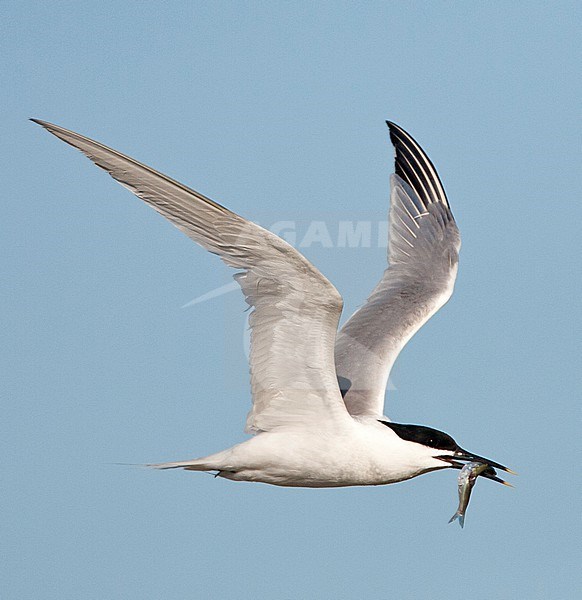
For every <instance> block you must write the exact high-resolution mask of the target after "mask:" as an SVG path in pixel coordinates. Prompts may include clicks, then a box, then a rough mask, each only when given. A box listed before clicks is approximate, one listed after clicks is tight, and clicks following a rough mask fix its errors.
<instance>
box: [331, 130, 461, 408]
mask: <svg viewBox="0 0 582 600" xmlns="http://www.w3.org/2000/svg"><path fill="white" fill-rule="evenodd" d="M387 124H388V127H389V128H390V139H391V140H392V143H393V144H394V148H395V149H396V166H395V171H396V174H395V175H393V176H392V178H391V200H390V215H389V236H390V240H389V245H388V263H389V267H388V269H386V271H385V272H384V276H383V277H382V279H381V280H380V282H379V283H378V285H377V286H376V287H375V289H374V290H373V291H372V293H371V295H370V297H369V298H368V300H367V301H366V304H364V306H362V307H361V308H360V309H359V310H358V311H356V312H355V313H354V315H353V316H352V317H351V318H350V319H349V321H348V322H347V323H346V324H345V325H344V327H343V328H342V330H341V331H340V333H339V334H338V337H337V341H336V346H335V357H336V358H335V360H336V370H337V375H338V379H339V383H340V387H341V390H342V394H343V396H344V401H345V403H346V407H347V409H348V411H349V412H350V414H351V415H353V416H364V415H369V416H376V417H379V416H381V415H382V411H383V407H384V393H385V390H386V383H387V382H388V376H389V374H390V370H391V369H392V365H393V364H394V361H395V360H396V357H397V356H398V354H399V352H400V350H402V348H403V347H404V345H405V344H406V343H407V342H408V340H409V339H410V338H411V337H412V336H413V335H414V334H415V333H416V332H417V331H418V330H419V329H420V327H422V325H424V323H426V321H428V319H430V317H431V316H432V315H434V313H435V312H436V311H437V310H438V309H439V308H440V307H441V306H442V305H443V304H445V302H446V301H447V300H448V299H449V298H450V297H451V294H452V293H453V286H454V283H455V277H456V275H457V264H458V256H459V249H460V247H461V239H460V236H459V231H458V229H457V226H456V225H455V221H454V219H453V215H452V214H451V210H450V208H449V203H448V201H447V197H446V195H445V191H444V189H443V186H442V184H441V182H440V179H439V176H438V175H437V172H436V170H435V168H434V166H433V164H432V163H431V161H430V160H429V158H428V156H427V155H426V154H425V153H424V151H423V150H422V148H421V147H420V146H419V145H418V144H417V143H416V142H415V141H414V140H413V139H412V137H411V136H410V135H409V134H408V133H406V132H405V131H404V130H403V129H401V128H400V127H398V125H395V124H394V123H391V122H387Z"/></svg>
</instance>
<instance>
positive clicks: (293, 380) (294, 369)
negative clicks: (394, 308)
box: [35, 120, 351, 432]
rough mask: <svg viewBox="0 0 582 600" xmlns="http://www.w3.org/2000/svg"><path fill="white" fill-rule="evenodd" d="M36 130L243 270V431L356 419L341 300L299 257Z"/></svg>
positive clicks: (113, 160)
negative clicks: (342, 387) (246, 345)
mask: <svg viewBox="0 0 582 600" xmlns="http://www.w3.org/2000/svg"><path fill="white" fill-rule="evenodd" d="M35 122H37V123H39V124H40V125H42V126H43V127H44V128H45V129H47V130H48V131H49V132H50V133H52V134H54V135H55V136H57V137H58V138H60V139H61V140H63V141H64V142H66V143H68V144H70V145H71V146H74V147H75V148H77V149H79V150H80V151H81V152H83V153H84V154H85V155H86V156H88V157H89V158H90V159H91V160H92V161H93V162H94V163H95V164H96V165H97V166H99V167H101V168H102V169H104V170H106V171H107V172H108V173H109V174H110V175H111V176H112V177H113V178H114V179H116V180H117V181H118V182H119V183H121V184H122V185H123V186H125V187H127V188H128V189H129V190H131V191H132V192H133V193H134V194H136V195H137V196H138V197H139V198H141V199H142V200H144V201H145V202H146V203H147V204H149V205H150V206H151V207H152V208H154V209H155V210H157V211H158V212H159V213H160V214H161V215H163V216H164V217H166V219H168V220H169V221H171V222H172V223H173V224H174V225H175V226H176V227H178V229H180V230H181V231H182V232H184V233H185V234H186V235H187V236H188V237H189V238H191V239H192V240H194V241H195V242H197V243H198V244H200V245H201V246H202V247H204V248H206V249H207V250H209V251H210V252H212V253H214V254H218V256H220V258H221V259H222V260H223V261H224V262H225V263H226V264H227V265H229V266H231V267H234V268H236V269H239V270H241V272H239V273H238V274H237V275H235V278H236V280H237V281H238V283H239V284H240V286H241V288H242V291H243V293H244V294H245V296H246V300H247V302H248V304H249V305H250V306H251V307H253V309H254V310H253V313H252V314H251V316H250V324H251V356H250V367H251V384H252V393H253V408H252V410H251V412H250V413H249V416H248V419H247V431H252V432H256V431H266V430H270V429H273V428H275V427H277V426H281V425H286V426H289V425H291V426H293V425H299V426H301V425H305V424H306V423H307V422H309V423H313V422H315V423H321V422H323V421H328V422H329V421H330V420H332V419H336V420H345V421H347V420H350V419H351V417H350V416H349V415H348V413H347V411H346V409H345V405H344V403H343V402H342V398H341V395H340V392H339V388H338V384H337V379H336V375H335V366H334V354H333V353H334V341H335V336H336V331H337V325H338V320H339V316H340V313H341V309H342V299H341V296H340V295H339V293H338V292H337V290H336V289H335V288H334V287H333V285H332V284H331V283H330V282H329V281H328V280H327V279H326V278H325V277H324V276H323V275H322V274H321V273H320V272H319V271H318V270H317V269H316V268H315V267H314V266H313V265H312V264H311V263H310V262H309V261H308V260H307V259H306V258H305V257H304V256H303V255H301V254H300V253H299V252H297V251H296V250H295V249H294V248H293V247H291V246H290V245H289V244H287V243H286V242H285V241H283V240H282V239H281V238H279V237H277V236H276V235H274V234H272V233H270V232H269V231H266V230H265V229H263V228H262V227H259V226H258V225H255V224H254V223H251V222H249V221H246V220H245V219H243V218H242V217H239V216H238V215H236V214H235V213H233V212H231V211H229V210H227V209H226V208H224V207H223V206H220V205H219V204H217V203H216V202H213V201H212V200H210V199H208V198H206V197H205V196H203V195H202V194H199V193H198V192H196V191H194V190H191V189H189V188H187V187H186V186H184V185H182V184H180V183H178V182H177V181H174V180H173V179H170V178H169V177H167V176H165V175H163V174H161V173H158V172H157V171H154V170H153V169H151V168H150V167H147V166H145V165H143V164H141V163H138V162H137V161H135V160H133V159H132V158H129V157H128V156H124V155H123V154H121V153H119V152H117V151H115V150H112V149H110V148H107V147H106V146H103V145H102V144H100V143H98V142H95V141H93V140H90V139H89V138H86V137H84V136H82V135H79V134H77V133H74V132H72V131H68V130H66V129H63V128H61V127H58V126H56V125H52V124H50V123H45V122H42V121H36V120H35Z"/></svg>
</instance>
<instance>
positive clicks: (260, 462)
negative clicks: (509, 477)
mask: <svg viewBox="0 0 582 600" xmlns="http://www.w3.org/2000/svg"><path fill="white" fill-rule="evenodd" d="M32 120H33V121H34V122H36V123H38V124H39V125H42V127H44V128H45V129H46V130H47V131H49V132H50V133H52V134H53V135H55V136H56V137H58V138H59V139H61V140H62V141H64V142H66V143H68V144H70V145H71V146H74V147H75V148H77V149H78V150H80V151H81V152H83V153H84V154H85V155H86V156H87V157H89V158H90V159H91V160H92V161H93V162H94V163H95V164H96V165H97V166H98V167H101V168H102V169H104V170H105V171H107V172H108V173H109V174H110V175H111V176H112V177H113V178H114V179H116V180H117V181H118V182H119V183H121V185H123V186H124V187H126V188H128V189H129V190H130V191H132V192H133V193H134V194H135V195H137V196H138V197H139V198H141V199H142V200H144V201H145V202H146V203H147V204H149V205H150V206H151V207H152V208H154V209H155V210H156V211H158V212H159V213H160V214H161V215H163V216H164V217H166V219H168V220H169V221H170V222H171V223H173V224H174V225H175V226H176V227H177V228H178V229H180V230H181V231H182V232H183V233H185V234H186V235H187V236H188V237H189V238H190V239H192V240H193V241H194V242H196V243H197V244H199V245H200V246H202V247H203V248H205V249H206V250H208V251H210V252H212V253H213V254H217V255H218V256H219V257H220V258H221V259H222V260H223V261H224V262H225V263H226V264H227V265H229V266H231V267H234V268H235V269H237V270H238V273H237V274H236V275H234V277H235V279H236V281H237V283H238V284H239V285H240V287H241V289H242V292H243V294H244V296H245V299H246V302H247V303H248V305H249V306H250V307H251V308H252V312H251V314H250V318H249V324H250V328H251V350H250V359H249V360H250V374H251V388H252V408H251V410H250V412H249V414H248V418H247V421H246V429H245V431H246V432H247V433H250V434H253V436H252V437H250V438H249V439H247V440H246V441H244V442H242V443H239V444H236V445H235V446H232V447H231V448H228V449H226V450H223V451H222V452H217V453H215V454H211V455H209V456H204V457H202V458H193V459H190V460H183V461H179V462H168V463H162V464H155V465H150V466H152V467H156V468H159V469H176V468H182V469H186V470H189V471H209V472H214V473H216V474H217V476H219V477H223V478H226V479H230V480H235V481H257V482H263V483H269V484H274V485H279V486H301V487H314V488H320V487H340V486H354V485H358V486H360V485H382V484H389V483H395V482H399V481H404V480H407V479H411V478H412V477H416V476H418V475H422V474H423V473H428V472H431V471H437V470H441V469H446V468H455V469H461V468H462V467H463V466H464V465H465V464H466V463H471V462H475V461H477V462H481V463H486V464H487V465H490V466H491V467H492V468H489V469H486V470H484V472H483V474H482V476H483V477H487V478H489V479H492V480H494V481H498V482H500V483H506V482H504V481H503V480H502V479H500V478H499V477H497V474H496V472H495V468H497V469H500V470H503V471H506V472H510V473H511V472H512V471H511V470H510V469H508V468H507V467H504V466H503V465H501V464H499V463H497V462H494V461H492V460H489V459H486V458H482V457H480V456H478V455H476V454H473V453H472V452H468V451H466V450H463V449H462V448H461V447H460V446H459V445H458V444H457V442H456V441H455V440H454V439H453V438H452V437H451V436H450V435H448V434H446V433H444V432H442V431H438V430H436V429H433V428H430V427H425V426H422V425H411V424H401V423H393V422H392V421H390V419H389V418H388V417H386V416H385V415H384V414H383V406H384V396H385V389H386V384H387V381H388V376H389V374H390V370H391V368H392V365H393V364H394V361H395V360H396V357H397V356H398V354H399V353H400V351H401V350H402V348H403V347H404V345H405V344H406V343H407V342H408V341H409V340H410V338H411V337H412V336H413V335H414V334H415V333H416V332H417V331H418V330H419V329H420V327H422V325H423V324H424V323H426V321H427V320H428V319H429V318H430V317H431V316H432V315H434V314H435V313H436V312H437V311H438V309H439V308H441V306H443V305H444V304H445V303H446V302H447V300H448V299H449V298H450V296H451V294H452V292H453V286H454V282H455V278H456V275H457V264H458V256H459V249H460V246H461V242H460V236H459V231H458V229H457V226H456V224H455V220H454V218H453V215H452V213H451V209H450V207H449V202H448V200H447V196H446V194H445V190H444V188H443V186H442V183H441V180H440V178H439V176H438V174H437V172H436V170H435V168H434V166H433V164H432V162H431V161H430V159H429V158H428V156H427V155H426V153H425V152H424V151H423V150H422V148H421V147H420V145H419V144H418V143H417V142H416V141H415V140H414V139H413V138H412V137H411V136H410V135H409V134H408V133H406V131H404V130H403V129H402V128H401V127H399V126H398V125H396V124H395V123H392V122H390V121H387V125H388V128H389V131H390V139H391V141H392V144H393V145H394V148H395V169H394V170H395V173H394V174H393V175H392V176H391V180H390V186H391V202H390V213H389V244H388V264H389V266H388V268H387V269H386V270H385V272H384V274H383V276H382V278H381V279H380V281H379V283H378V284H377V286H376V287H375V288H374V290H373V291H372V293H371V294H370V296H369V297H368V299H367V301H366V303H365V304H364V305H363V306H362V307H361V308H360V309H359V310H357V311H356V312H355V313H354V315H353V316H352V317H351V318H350V319H349V320H348V321H347V323H346V324H345V325H344V326H343V327H342V329H341V330H340V331H339V332H338V331H337V329H338V322H339V318H340V314H341V311H342V304H343V303H342V298H341V296H340V294H339V293H338V291H337V290H336V288H335V287H334V286H333V285H332V284H331V283H330V282H329V281H328V280H327V279H326V278H325V277H324V276H323V275H322V274H321V273H320V272H319V271H318V270H317V269H316V268H315V267H314V266H313V265H312V264H311V263H310V262H309V261H308V260H307V259H306V258H305V257H304V256H303V255H302V254H301V253H300V252H298V251H297V250H296V249H295V248H293V247H292V246H291V245H289V244H288V243H287V242H285V241H284V240H282V239H281V238H280V237H278V236H276V235H274V234H273V233H271V232H269V231H267V230H266V229H263V228H262V227H259V226H258V225H256V224H254V223H252V222H250V221H247V220H245V219H243V218H242V217H240V216H239V215H237V214H235V213H233V212H231V211H230V210H228V209H227V208H225V207H223V206H221V205H220V204H218V203H216V202H214V201H212V200H210V199H209V198H207V197H206V196H203V195H202V194H200V193H199V192H196V191H194V190H192V189H190V188H188V187H186V186H185V185H183V184H181V183H179V182H177V181H175V180H173V179H170V178H169V177H167V176H166V175H163V174H162V173H159V172H158V171H155V170H154V169H152V168H151V167H148V166H146V165H144V164H141V163H139V162H137V161H136V160H134V159H133V158H130V157H128V156H125V155H123V154H121V153H120V152H117V151H116V150H112V149H111V148H108V147H107V146H104V145H103V144H101V143H99V142H96V141H94V140H91V139H89V138H87V137H85V136H82V135H80V134H78V133H75V132H73V131H69V130H67V129H64V128H62V127H59V126H57V125H53V124H51V123H47V122H44V121H39V120H37V119H32Z"/></svg>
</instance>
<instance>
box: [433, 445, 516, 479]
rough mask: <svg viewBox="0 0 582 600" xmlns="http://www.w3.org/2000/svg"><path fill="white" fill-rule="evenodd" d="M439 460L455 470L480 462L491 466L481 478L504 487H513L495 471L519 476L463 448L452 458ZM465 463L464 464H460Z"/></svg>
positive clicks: (439, 457) (440, 457)
mask: <svg viewBox="0 0 582 600" xmlns="http://www.w3.org/2000/svg"><path fill="white" fill-rule="evenodd" d="M436 458H438V459H439V460H443V461H445V462H448V463H449V464H450V465H451V467H453V469H462V468H463V467H464V466H465V464H466V463H470V462H480V463H483V464H486V465H489V467H488V468H487V469H485V471H483V472H482V473H481V477H485V478H487V479H491V480H492V481H497V483H502V484H503V485H507V486H509V487H513V486H512V485H511V483H508V482H507V481H504V480H503V479H501V478H500V477H497V472H496V471H495V469H499V470H500V471H505V472H506V473H510V474H511V475H517V473H516V472H515V471H512V470H511V469H509V468H508V467H505V466H504V465H502V464H499V463H498V462H495V461H494V460H489V459H488V458H484V457H483V456H479V455H478V454H472V453H471V452H467V451H466V450H463V449H462V448H459V449H458V450H457V451H456V452H455V453H454V454H453V455H452V456H451V455H449V456H447V455H443V456H437V457H436ZM459 461H463V462H459Z"/></svg>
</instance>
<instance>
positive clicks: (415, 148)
mask: <svg viewBox="0 0 582 600" xmlns="http://www.w3.org/2000/svg"><path fill="white" fill-rule="evenodd" d="M386 125H387V126H388V129H389V130H390V141H391V142H392V145H393V146H394V149H395V151H396V156H395V165H394V171H395V173H396V174H397V175H398V176H399V177H401V178H402V179H403V180H404V181H406V183H408V184H409V185H410V186H411V187H412V189H414V191H415V192H416V193H417V194H418V197H419V198H420V199H421V201H422V202H423V203H424V204H425V206H427V205H428V204H431V203H434V202H442V203H443V204H444V205H445V206H447V207H448V206H449V203H448V200H447V196H446V193H445V190H444V188H443V185H442V183H441V180H440V177H439V175H438V173H437V171H436V169H435V167H434V165H433V163H432V161H431V160H430V158H429V157H428V156H427V154H426V152H425V151H424V150H423V149H422V148H421V146H420V144H419V143H418V142H417V141H416V140H415V139H414V138H413V137H412V136H411V135H410V134H409V133H408V132H407V131H405V130H404V129H402V127H400V125H397V124H396V123H394V122H393V121H386Z"/></svg>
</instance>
